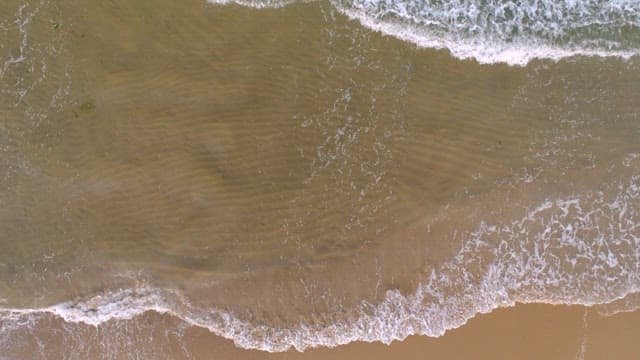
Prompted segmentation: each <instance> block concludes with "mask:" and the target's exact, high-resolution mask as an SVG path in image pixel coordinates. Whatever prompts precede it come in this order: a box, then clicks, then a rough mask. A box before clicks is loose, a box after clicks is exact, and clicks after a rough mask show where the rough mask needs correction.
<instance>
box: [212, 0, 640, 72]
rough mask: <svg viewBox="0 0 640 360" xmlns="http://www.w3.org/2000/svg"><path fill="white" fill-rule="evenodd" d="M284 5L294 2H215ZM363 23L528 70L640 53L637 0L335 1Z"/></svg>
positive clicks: (427, 44)
mask: <svg viewBox="0 0 640 360" xmlns="http://www.w3.org/2000/svg"><path fill="white" fill-rule="evenodd" d="M208 1H209V2H210V3H217V4H227V3H230V2H233V3H237V4H241V5H245V6H251V7H256V8H263V7H282V6H285V5H288V4H290V3H292V2H294V1H288V0H285V1H283V0H208ZM331 3H332V4H333V5H334V6H335V7H336V8H337V9H338V10H339V11H341V12H342V13H344V14H345V15H347V16H348V17H349V18H351V19H356V20H358V21H359V22H360V23H361V24H362V25H364V26H366V27H369V28H371V29H373V30H376V31H379V32H382V33H384V34H387V35H392V36H395V37H398V38H400V39H402V40H405V41H409V42H413V43H415V44H417V45H418V46H421V47H427V48H435V49H448V50H449V51H450V52H451V54H452V55H453V56H455V57H457V58H460V59H469V58H472V59H475V60H476V61H478V62H480V63H507V64H510V65H526V64H527V63H528V62H530V61H531V60H533V59H536V58H539V59H553V60H559V59H562V58H566V57H572V56H578V55H581V56H601V57H620V58H625V59H628V58H630V57H632V56H635V55H638V54H640V2H638V1H635V0H613V1H606V2H603V1H597V0H563V1H552V0H543V1H540V0H488V1H477V0H475V1H474V0H472V1H466V0H451V1H438V0H426V1H422V0H331Z"/></svg>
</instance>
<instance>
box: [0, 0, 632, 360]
mask: <svg viewBox="0 0 640 360" xmlns="http://www.w3.org/2000/svg"><path fill="white" fill-rule="evenodd" d="M0 39H1V40H0V45H1V46H0V62H1V63H2V64H3V65H2V67H1V68H0V117H1V118H2V121H0V159H1V161H0V186H1V188H0V204H1V205H2V206H0V305H2V307H3V308H5V309H6V310H3V314H4V315H2V316H4V317H3V318H2V320H0V344H1V346H2V347H3V348H5V349H8V350H9V352H8V353H9V354H13V355H9V358H15V357H16V356H18V357H20V356H21V355H19V354H21V351H23V350H24V349H26V348H28V347H29V346H28V345H26V344H27V343H23V342H22V340H20V339H21V338H23V337H24V334H30V336H33V337H35V338H37V339H40V340H39V343H41V344H43V345H42V347H43V348H44V349H45V352H44V353H46V349H47V347H48V346H52V347H55V346H59V345H60V344H61V343H62V344H64V343H65V342H69V343H73V344H75V345H74V346H80V347H81V346H83V345H82V344H85V343H86V344H89V343H91V342H90V341H88V340H87V342H83V340H82V339H90V338H95V336H96V335H95V334H93V332H96V331H97V332H102V333H101V335H100V336H103V337H105V338H108V337H109V336H110V335H108V334H110V333H109V331H112V332H113V333H114V335H113V336H116V335H115V333H116V332H120V330H114V329H116V328H117V329H120V328H121V327H122V328H127V329H129V330H128V331H130V332H131V336H132V337H135V336H138V335H134V333H135V331H134V330H131V329H134V328H135V329H138V327H137V326H138V325H139V326H140V328H139V329H143V327H144V326H150V327H153V328H154V329H155V327H158V329H160V330H157V331H164V332H163V333H164V334H165V335H166V334H167V333H171V334H174V335H175V337H177V339H180V336H181V335H180V334H182V332H184V331H185V330H184V329H188V328H190V326H192V325H195V326H198V327H204V328H207V329H208V330H210V331H211V332H213V333H214V334H216V335H219V336H223V337H226V338H231V339H232V340H234V341H235V342H236V345H238V346H241V347H246V348H258V349H261V350H270V351H283V350H286V349H287V348H289V347H290V346H295V347H296V348H298V349H300V350H303V349H305V348H307V347H315V346H335V345H338V344H343V343H347V342H351V341H355V340H366V341H373V340H380V341H385V342H388V341H390V340H392V339H401V338H404V337H406V336H408V335H412V334H425V335H430V336H438V335H441V334H442V333H443V331H445V330H447V329H450V328H456V327H459V326H461V325H462V324H464V323H465V322H466V320H467V319H469V318H471V317H473V316H474V315H475V314H476V313H477V312H488V311H491V310H492V309H494V308H496V307H501V306H508V305H512V304H513V303H514V302H542V303H564V304H584V305H593V304H601V303H609V302H611V301H613V300H615V299H617V298H620V297H624V296H626V295H628V294H632V293H635V292H637V291H638V288H639V287H640V271H639V268H640V255H639V254H640V250H639V249H640V243H639V240H638V239H640V225H639V224H640V222H639V220H640V214H639V213H638V210H637V209H638V205H639V201H640V185H639V183H640V178H639V176H640V173H639V172H638V168H639V165H640V145H639V144H640V142H639V141H638V140H640V131H639V130H638V129H640V128H639V127H638V121H640V119H639V118H638V114H640V103H639V102H638V101H637V99H638V96H639V95H640V72H639V71H638V70H639V66H640V64H639V63H638V61H637V59H636V58H631V59H630V60H623V59H618V58H598V57H576V58H570V59H566V60H562V61H560V62H553V61H549V60H535V61H533V62H531V63H529V65H528V66H526V67H511V66H508V65H505V64H494V65H481V64H478V63H476V62H474V61H472V60H458V59H456V58H453V57H451V56H450V54H449V53H448V52H446V51H442V50H440V51H436V50H431V49H424V48H416V47H415V46H414V45H411V44H409V43H406V42H403V41H401V40H398V39H396V38H394V37H390V36H384V35H382V34H380V33H377V32H373V31H371V30H369V29H367V28H365V27H363V26H362V25H360V24H359V23H358V22H355V21H352V20H349V19H348V18H347V17H346V16H344V15H343V14H342V13H340V12H338V11H337V10H336V9H335V8H334V7H332V6H331V5H330V4H329V3H325V2H314V3H306V4H294V5H290V6H287V7H284V8H278V9H260V10H258V9H252V8H245V7H241V6H238V5H228V6H219V5H211V4H207V3H205V2H203V1H196V0H193V1H187V2H169V1H157V2H154V3H146V2H141V1H111V2H108V3H107V2H100V3H94V2H85V1H60V2H48V1H44V0H43V1H14V0H9V1H5V2H3V3H2V4H0ZM628 306H633V305H628ZM25 309H31V310H25ZM146 310H156V311H158V312H162V313H168V315H170V316H169V320H167V317H166V316H165V317H159V316H155V315H149V313H147V315H144V316H146V317H144V318H143V317H142V313H143V312H144V311H146ZM25 312H27V313H25ZM614 312H615V311H614ZM51 314H53V315H51ZM60 317H61V318H63V319H64V320H65V321H66V322H65V323H64V324H63V325H59V324H58V323H57V322H59V321H60ZM132 318H134V319H132ZM145 319H147V320H145ZM148 319H151V320H148ZM159 319H161V320H159ZM108 320H110V322H109V324H111V325H109V326H107V325H100V326H102V327H100V326H99V327H98V328H97V329H93V328H92V329H93V330H90V329H89V328H87V327H85V325H82V324H79V322H80V323H82V322H85V323H90V324H96V325H97V324H102V323H104V322H106V321H108ZM147 321H150V323H148V322H147ZM49 322H53V323H55V324H56V325H51V326H50V328H49V330H47V329H48V326H49V325H48V324H49ZM114 322H115V323H118V324H120V325H113V324H112V323H114ZM132 324H138V325H135V326H133V325H132ZM145 324H146V325H145ZM149 324H154V325H153V326H152V325H149ZM60 326H62V327H60ZM110 326H111V327H113V329H111V330H109V329H110ZM54 329H56V330H55V331H54ZM88 329H89V330H88ZM147 330H148V329H147ZM140 331H143V330H140ZM154 331H156V330H154ZM52 332H55V333H56V334H60V335H59V337H56V340H51V338H52V337H50V336H49V335H50V334H51V333H52ZM143 332H144V331H143ZM125 333H126V332H125ZM105 334H106V335H105ZM174 335H171V336H174ZM117 336H125V339H126V334H125V335H122V334H119V335H117ZM159 339H160V340H158V341H159V342H160V343H161V342H162V341H164V340H162V339H165V338H164V337H160V338H159ZM165 340H166V339H165ZM167 341H168V340H167ZM172 341H173V340H172ZM176 341H178V343H179V340H176ZM125 342H126V341H125ZM132 343H135V341H133V340H132ZM56 344H57V345H56ZM156 345H157V344H156ZM87 346H88V345H87ZM91 346H97V345H96V344H94V345H91ZM122 346H123V348H124V347H125V346H124V345H122ZM158 346H159V345H158ZM167 346H169V347H171V348H175V347H174V345H167ZM185 346H186V345H185ZM158 348H162V346H160V347H156V348H155V349H156V350H157V349H158ZM21 349H23V350H21ZM94 350H95V349H93V350H92V351H94ZM118 351H119V350H118V347H116V348H109V350H108V351H106V350H105V351H104V352H100V351H98V353H101V354H102V356H103V357H104V358H118V357H121V356H123V355H122V354H121V353H118ZM16 354H17V355H16ZM22 354H24V353H22ZM118 354H120V355H118ZM140 354H149V353H145V352H144V351H142V350H141V353H140ZM154 354H155V353H154ZM67 355H68V356H69V357H70V358H72V356H71V355H69V354H67ZM43 356H44V355H43ZM140 356H143V355H140ZM154 356H155V355H154ZM168 356H169V355H168ZM176 356H178V355H176ZM0 357H1V355H0Z"/></svg>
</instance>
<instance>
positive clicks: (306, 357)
mask: <svg viewBox="0 0 640 360" xmlns="http://www.w3.org/2000/svg"><path fill="white" fill-rule="evenodd" d="M639 332H640V312H633V313H620V314H617V315H614V316H608V317H603V316H601V315H599V314H598V313H597V312H596V311H595V310H594V309H590V308H585V307H582V306H562V305H561V306H556V305H539V304H528V305H518V306H516V307H513V308H503V309H498V310H496V311H494V312H492V313H490V314H483V315H479V316H477V317H476V318H474V319H472V320H470V321H469V322H468V323H467V325H465V326H463V327H461V328H458V329H454V330H451V331H449V332H447V333H446V335H445V336H443V337H440V338H428V337H424V336H411V337H409V338H408V339H406V340H404V341H402V342H397V341H396V342H393V343H392V344H390V345H385V344H382V343H353V344H349V345H345V346H340V347H337V348H333V349H312V350H309V351H305V352H304V353H299V352H296V351H289V352H287V353H282V354H277V353H276V354H267V353H264V352H260V351H247V350H244V349H237V348H235V347H234V346H233V344H232V343H231V342H229V341H224V340H221V339H219V338H216V337H214V336H211V335H210V334H209V333H208V332H207V331H204V330H195V331H193V332H189V337H188V338H189V340H190V341H193V344H194V346H193V348H192V349H193V350H194V353H193V354H194V355H195V357H196V358H198V359H200V358H202V359H204V358H212V359H243V360H244V359H246V360H249V359H251V360H260V359H265V360H266V359H272V360H276V359H283V360H324V359H335V360H343V359H344V360H347V359H349V360H350V359H380V360H387V359H388V360H392V359H407V360H412V359H416V360H417V359H461V360H462V359H478V360H485V359H486V360H490V359H505V360H506V359H522V360H527V359H532V360H533V359H548V360H568V359H571V360H574V359H576V360H577V359H580V360H585V359H586V360H600V359H602V360H605V359H619V360H626V359H629V360H632V359H637V358H638V354H640V343H639V342H638V340H637V334H638V333H639Z"/></svg>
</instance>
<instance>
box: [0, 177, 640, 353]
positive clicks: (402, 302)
mask: <svg viewBox="0 0 640 360" xmlns="http://www.w3.org/2000/svg"><path fill="white" fill-rule="evenodd" d="M617 190H618V191H617V193H615V194H613V195H612V196H606V195H605V194H603V193H601V192H594V193H589V194H586V195H583V196H580V197H578V196H574V197H567V198H563V199H555V200H552V199H548V200H546V201H544V202H543V203H541V204H539V206H537V207H535V208H532V209H531V210H529V211H527V212H526V213H525V214H524V216H523V217H522V218H521V219H518V220H516V221H513V222H510V223H496V224H489V223H481V224H479V226H478V227H477V228H476V229H475V230H474V231H473V232H471V233H469V234H467V238H468V240H467V241H466V243H465V245H464V246H463V247H462V249H461V250H460V251H459V252H458V253H457V254H456V255H455V256H454V257H453V258H452V259H451V260H450V261H448V262H445V263H444V264H443V265H442V266H441V267H439V268H438V269H433V270H432V271H431V273H429V274H428V276H427V277H426V278H425V279H423V281H422V283H421V284H420V285H419V286H418V288H417V290H416V291H415V292H414V293H412V294H408V295H405V294H402V293H401V292H400V291H398V290H388V291H387V292H386V296H385V298H384V300H383V301H382V302H381V303H379V304H372V303H368V302H362V303H361V304H360V306H359V307H358V309H357V311H355V312H354V313H353V316H346V317H344V315H342V317H340V316H338V315H336V314H325V315H324V316H325V317H324V318H319V320H318V321H317V322H314V323H303V322H300V323H298V324H297V325H295V326H290V327H287V328H284V327H281V326H271V325H269V324H254V323H252V322H250V321H247V320H243V319H241V318H240V317H239V316H236V315H235V314H234V313H232V312H228V311H224V310H222V309H210V308H200V307H198V306H194V305H192V304H191V303H190V302H189V300H188V299H187V298H186V297H185V296H183V295H182V294H181V293H180V292H178V291H175V290H165V289H156V288H152V287H141V288H138V289H126V290H120V291H116V292H110V293H105V294H101V295H97V296H94V297H92V298H89V299H86V300H81V301H75V302H67V303H62V304H58V305H55V306H52V307H49V308H45V309H4V310H0V313H1V314H2V315H1V316H0V325H1V326H2V328H3V329H10V328H11V326H9V325H8V324H14V325H15V324H20V323H26V322H28V321H27V320H26V319H27V318H30V317H32V316H37V314H43V313H51V314H55V315H57V316H59V317H61V318H63V319H64V320H65V321H68V322H74V323H85V324H89V325H94V326H97V325H100V324H102V323H104V322H107V321H111V320H128V319H131V318H133V317H135V316H138V315H140V314H142V313H144V312H146V311H151V310H152V311H156V312H159V313H168V314H171V315H174V316H177V317H179V318H181V319H183V320H184V321H186V322H188V323H190V324H192V325H195V326H200V327H204V328H207V329H209V330H210V331H211V332H212V333H214V334H216V335H219V336H222V337H225V338H228V339H231V340H233V341H234V343H235V344H236V345H237V346H240V347H243V348H248V349H259V350H264V351H269V352H277V351H286V350H288V349H289V348H291V347H294V348H296V349H297V350H300V351H303V350H305V349H307V348H310V347H318V346H325V347H334V346H337V345H342V344H346V343H349V342H353V341H368V342H372V341H381V342H384V343H390V342H391V341H393V340H403V339H405V338H406V337H408V336H410V335H415V334H420V335H427V336H431V337H438V336H441V335H443V334H444V333H445V332H446V331H447V330H449V329H453V328H457V327H460V326H462V325H464V324H465V323H466V322H467V321H468V320H469V319H471V318H472V317H474V316H475V315H477V314H479V313H487V312H490V311H492V310H494V309H496V308H498V307H505V306H513V305H514V304H515V303H517V302H520V303H549V304H581V305H587V306H592V305H598V304H608V303H612V304H613V305H611V306H609V307H608V308H607V311H606V312H607V313H615V312H616V311H615V303H616V300H618V299H623V298H625V297H628V296H630V295H632V294H635V293H639V292H640V223H639V222H638V219H639V218H640V212H639V210H638V209H640V206H639V205H640V204H639V202H640V176H635V177H633V178H632V180H631V181H630V182H629V183H626V184H619V186H618V188H617ZM612 224H615V226H613V225H612ZM636 304H637V302H636ZM623 305H624V309H621V310H622V311H630V310H632V309H630V308H629V302H623Z"/></svg>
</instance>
